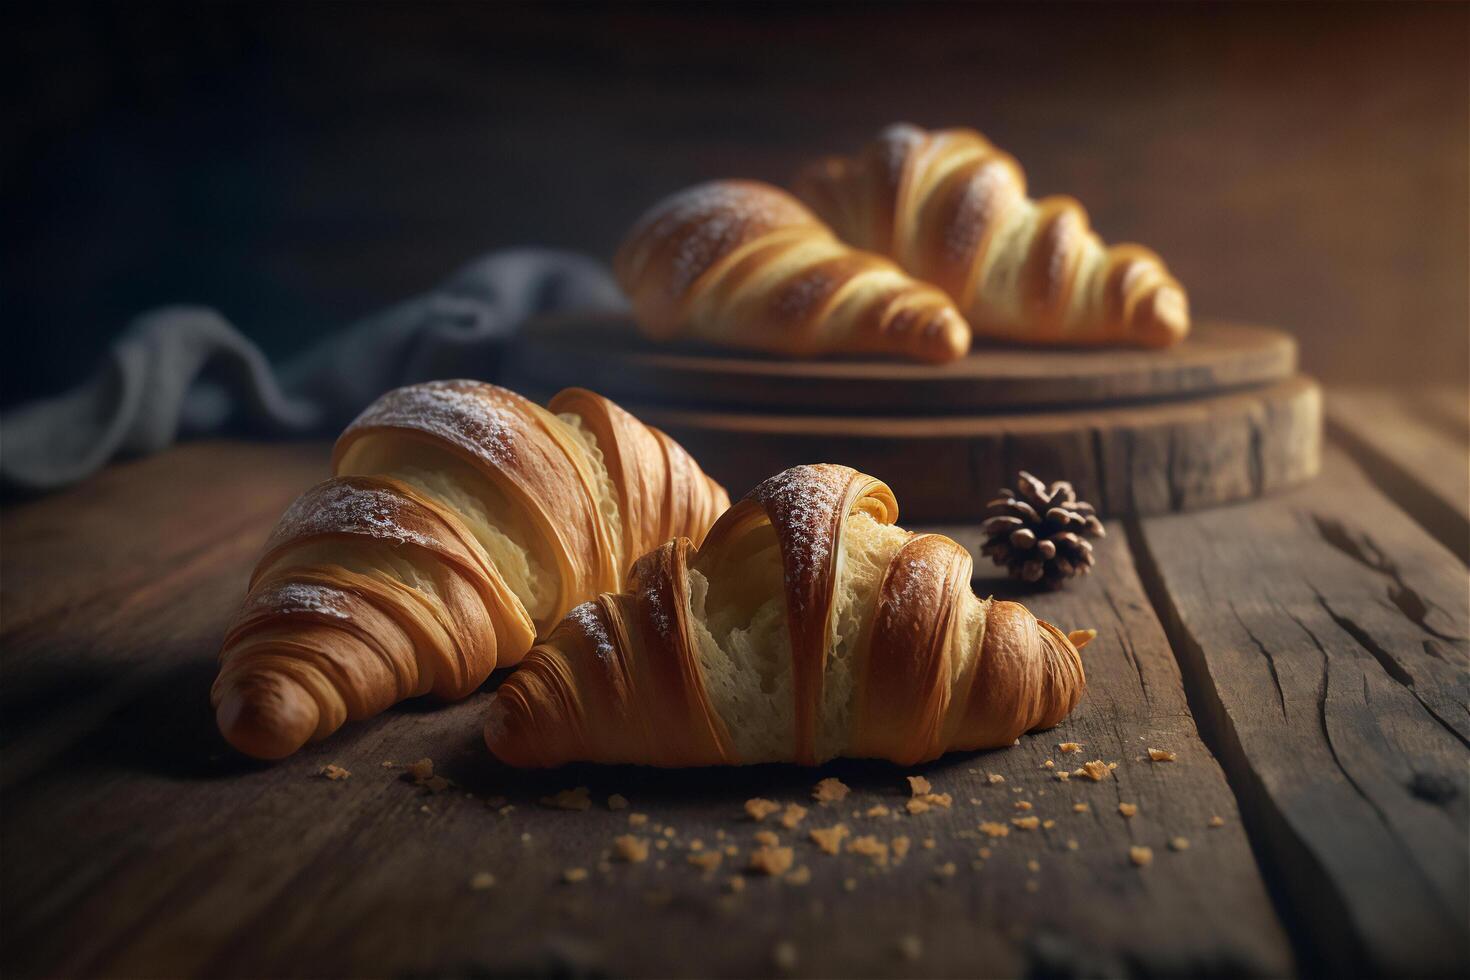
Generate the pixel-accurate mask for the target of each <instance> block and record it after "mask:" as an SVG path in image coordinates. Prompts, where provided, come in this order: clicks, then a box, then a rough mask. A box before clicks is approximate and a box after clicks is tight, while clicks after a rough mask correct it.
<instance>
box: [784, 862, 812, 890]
mask: <svg viewBox="0 0 1470 980" xmlns="http://www.w3.org/2000/svg"><path fill="white" fill-rule="evenodd" d="M811 880H812V869H811V868H808V867H807V866H806V865H804V864H803V865H802V866H801V867H799V868H797V869H796V870H795V871H793V872H791V873H790V874H789V875H787V876H786V884H788V885H806V884H810V883H811Z"/></svg>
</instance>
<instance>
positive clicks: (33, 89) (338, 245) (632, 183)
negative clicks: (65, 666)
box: [0, 4, 1470, 404]
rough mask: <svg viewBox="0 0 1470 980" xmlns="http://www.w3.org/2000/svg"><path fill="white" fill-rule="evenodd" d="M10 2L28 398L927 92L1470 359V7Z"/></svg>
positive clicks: (1206, 306) (15, 235) (766, 153)
mask: <svg viewBox="0 0 1470 980" xmlns="http://www.w3.org/2000/svg"><path fill="white" fill-rule="evenodd" d="M5 33H6V34H7V35H8V39H7V40H5V41H4V42H0V47H3V50H0V55H3V58H4V62H5V65H6V66H7V67H6V68H5V71H6V73H7V75H9V76H10V78H9V81H8V82H7V85H6V89H7V90H8V92H9V93H10V94H9V95H8V96H7V97H6V98H7V100H8V102H9V103H10V105H9V108H8V110H7V113H6V115H7V119H8V120H9V121H8V122H7V126H6V131H7V135H6V139H5V141H4V144H3V147H4V148H3V158H0V165H3V181H0V183H3V198H4V201H3V203H4V228H5V234H4V236H3V238H4V248H5V255H4V261H3V269H0V276H3V279H0V307H3V321H0V322H3V323H4V329H5V331H6V345H5V355H4V357H3V358H0V363H3V365H4V376H3V385H4V388H3V402H4V403H6V404H9V403H13V402H15V401H17V400H19V399H22V398H26V397H30V396H33V395H35V394H38V393H42V392H46V391H49V390H52V389H54V388H56V387H58V386H60V385H64V384H66V383H69V382H71V381H75V380H77V379H79V378H80V377H81V376H82V375H84V374H85V373H86V372H87V371H88V369H89V367H90V365H91V364H92V362H93V360H94V359H95V357H96V356H97V355H98V353H99V352H100V351H101V350H102V348H103V347H104V346H105V344H106V342H107V339H108V338H109V337H110V336H112V335H113V334H114V333H116V332H117V331H118V330H119V329H121V328H122V327H123V326H124V325H125V323H126V321H127V320H128V319H129V318H130V317H131V316H132V315H133V314H135V313H137V312H138V311H140V310H143V309H145V308H147V307H150V306H152V305H155V304H162V303H172V302H181V301H185V302H195V303H204V304H208V305H212V306H215V307H217V308H218V309H220V310H221V311H222V312H223V313H224V314H225V315H226V316H227V317H229V318H230V319H231V320H232V321H233V322H235V323H236V324H238V325H240V326H241V327H243V328H244V329H245V330H246V331H247V332H249V333H250V334H251V335H252V336H254V337H255V338H257V339H258V340H259V341H260V343H261V344H263V345H264V346H265V348H266V349H267V351H268V352H270V353H271V354H272V355H273V356H281V355H285V354H288V353H290V352H292V351H294V350H297V349H300V348H301V347H303V346H304V345H305V344H307V343H308V342H309V341H310V340H311V339H312V338H313V337H315V336H317V335H319V334H320V333H322V332H324V331H327V330H330V329H333V328H335V327H336V326H339V325H341V324H343V323H345V322H347V321H349V320H351V319H352V318H354V317H357V316H359V315H361V314H364V313H367V312H369V311H372V310H373V309H375V308H376V307H379V306H381V305H383V304H386V303H388V302H391V301H393V300H395V299H398V298H401V297H403V296H405V295H407V294H409V293H412V292H414V291H417V290H421V289H424V288H426V287H428V286H430V285H432V284H433V283H434V282H435V281H436V280H437V279H438V278H439V277H441V276H443V275H445V274H447V273H448V272H449V271H451V270H452V269H453V268H454V267H455V266H457V265H458V264H459V263H461V262H463V261H464V260H466V259H468V258H470V257H472V256H474V255H476V254H478V253H480V252H482V251H484V250H487V249H491V248H495V247H497V246H504V245H514V244H531V243H534V244H549V245H559V246H566V247H571V248H576V249H582V250H586V251H589V252H592V253H594V254H597V255H600V256H606V255H608V254H609V253H610V251H611V250H612V248H613V247H614V246H615V245H616V243H617V241H618V239H619V237H620V236H621V234H622V232H623V230H624V229H625V227H626V226H627V224H628V223H629V221H631V220H632V219H633V218H634V217H635V216H636V215H637V213H638V212H639V211H640V210H641V209H643V208H644V207H646V206H647V205H648V204H650V203H652V202H653V201H654V200H655V199H656V198H658V197H659V196H661V195H662V194H664V193H667V192H669V191H672V190H674V189H677V188H679V187H681V186H683V185H685V184H688V183H691V182H694V181H697V180H701V179H704V178H708V177H715V176H750V177H758V178H765V179H770V180H776V181H780V180H784V179H785V178H786V177H787V176H788V175H789V174H790V173H791V171H792V170H793V169H794V168H795V167H796V166H797V165H798V163H800V162H801V161H803V160H804V159H806V158H807V157H809V156H810V155H812V154H815V153H820V152H828V151H833V150H849V149H852V148H854V147H856V146H857V145H858V144H859V143H861V142H862V141H864V140H865V139H866V138H868V137H869V136H870V135H871V134H872V133H873V132H874V131H875V130H876V129H877V128H878V127H880V126H882V125H883V124H885V123H888V122H891V121H895V120H901V119H907V120H911V121H914V122H918V123H921V124H927V125H946V124H950V125H970V126H975V127H978V128H979V129H981V130H982V131H984V132H985V133H986V134H987V135H988V136H990V137H991V138H992V140H994V141H995V142H996V143H998V144H999V145H1000V146H1002V147H1004V148H1006V149H1008V150H1010V151H1011V152H1013V153H1014V154H1016V155H1017V156H1018V157H1019V158H1020V160H1021V161H1022V163H1023V164H1024V165H1025V167H1026V169H1027V171H1028V174H1029V177H1030V181H1031V186H1032V188H1033V190H1034V191H1036V192H1038V193H1053V192H1066V193H1071V194H1074V195H1076V196H1077V197H1079V198H1081V200H1082V201H1083V202H1084V203H1085V204H1086V205H1087V206H1088V207H1089V208H1090V210H1091V212H1092V215H1093V219H1094V224H1095V225H1096V227H1097V228H1098V229H1099V230H1100V231H1101V232H1102V233H1103V234H1104V236H1105V237H1108V238H1110V239H1113V240H1123V239H1133V240H1138V241H1141V242H1143V243H1145V244H1147V245H1150V246H1152V247H1154V248H1155V249H1157V250H1158V251H1159V252H1160V253H1161V254H1162V255H1163V256H1164V257H1165V258H1166V259H1167V260H1168V262H1169V264H1170V266H1171V267H1172V269H1173V270H1174V272H1175V273H1176V274H1177V275H1178V276H1179V278H1180V279H1181V280H1182V281H1183V282H1184V283H1185V284H1186V286H1187V287H1188V288H1189V289H1190V291H1191V297H1192V301H1193V305H1194V308H1195V311H1196V314H1197V315H1198V316H1203V317H1210V316H1217V317H1218V316H1230V317H1240V318H1248V319H1254V320H1258V321H1264V322H1269V323H1274V324H1279V325H1281V326H1285V327H1288V328H1290V329H1291V330H1293V331H1295V332H1296V333H1297V334H1298V336H1299V337H1300V338H1301V340H1302V345H1303V354H1304V360H1305V363H1306V366H1307V368H1308V369H1309V370H1311V371H1314V372H1316V373H1318V374H1320V375H1322V376H1324V377H1326V378H1327V379H1329V380H1379V379H1386V380H1391V381H1401V382H1413V381H1417V380H1420V379H1426V378H1428V379H1435V380H1455V381H1459V382H1461V383H1463V382H1464V380H1465V377H1466V372H1467V365H1470V346H1467V345H1470V339H1467V338H1470V329H1467V322H1470V315H1467V268H1470V248H1467V220H1470V219H1467V215H1470V201H1467V182H1470V175H1467V172H1470V165H1467V147H1470V94H1467V93H1470V78H1467V44H1470V41H1467V38H1470V8H1467V7H1466V6H1452V5H1436V6H1428V7H1417V6H1409V5H1392V6H1304V5H1293V6H1289V7H1286V6H1233V5H1230V6H1219V5H1209V6H1162V7H1156V6H1144V7H1137V6H1128V7H1118V6H1050V5H1048V6H1027V7H1024V8H1018V7H1008V6H945V7H930V6H916V5H908V6H904V7H902V8H898V7H863V6H858V7H853V6H841V7H836V6H834V7H823V6H794V7H793V6H791V5H789V4H782V5H779V6H759V7H746V8H740V9H734V8H722V7H698V8H684V7H676V6H654V7H620V8H615V9H605V8H584V7H580V6H557V7H545V6H541V7H529V6H528V7H506V6H499V5H474V6H423V5H413V6H379V5H368V6H360V5H289V6H270V5H266V4H251V5H239V6H237V5H229V6H215V5H208V6H203V5H200V6H189V7H167V6H139V5H129V6H126V7H117V6H86V7H78V8H67V7H62V6H57V5H47V6H44V7H36V8H32V9H30V10H28V11H26V12H21V13H15V12H12V13H11V14H10V15H9V16H8V17H7V26H6V28H5Z"/></svg>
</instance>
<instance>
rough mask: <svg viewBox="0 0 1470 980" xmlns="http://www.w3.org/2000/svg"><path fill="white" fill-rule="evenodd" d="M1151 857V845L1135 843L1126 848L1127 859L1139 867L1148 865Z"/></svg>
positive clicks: (1152, 853)
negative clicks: (1144, 845)
mask: <svg viewBox="0 0 1470 980" xmlns="http://www.w3.org/2000/svg"><path fill="white" fill-rule="evenodd" d="M1153 859H1154V851H1153V848H1151V847H1140V846H1138V845H1136V844H1135V845H1134V846H1133V847H1130V848H1128V860H1130V861H1132V862H1133V863H1134V864H1136V865H1137V866H1138V867H1140V868H1145V867H1148V865H1150V864H1152V863H1153Z"/></svg>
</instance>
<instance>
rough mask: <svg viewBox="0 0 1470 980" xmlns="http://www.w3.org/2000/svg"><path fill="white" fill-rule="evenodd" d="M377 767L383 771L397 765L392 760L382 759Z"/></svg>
mask: <svg viewBox="0 0 1470 980" xmlns="http://www.w3.org/2000/svg"><path fill="white" fill-rule="evenodd" d="M378 765H380V766H382V767H383V768H384V769H392V768H393V767H394V766H396V765H398V763H396V762H394V761H393V760H392V759H384V760H383V761H382V762H380V763H378Z"/></svg>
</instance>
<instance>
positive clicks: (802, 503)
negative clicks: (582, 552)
mask: <svg viewBox="0 0 1470 980" xmlns="http://www.w3.org/2000/svg"><path fill="white" fill-rule="evenodd" d="M897 516H898V506H897V503H896V502H895V501H894V498H893V493H892V491H890V490H889V489H888V487H887V486H885V485H884V484H883V483H881V482H879V481H878V480H876V479H874V478H873V477H870V476H866V475H864V474H862V473H859V472H857V471H856V470H852V469H849V468H847V467H845V466H834V465H828V464H822V465H816V466H798V467H795V468H793V469H790V470H787V471H786V472H784V473H782V474H780V475H778V476H776V477H772V478H771V479H769V480H767V481H766V482H764V483H762V484H761V485H760V486H759V487H757V488H756V489H755V490H753V491H751V493H750V494H749V495H747V496H746V497H745V498H744V499H743V500H741V501H740V502H739V503H738V504H736V505H735V506H734V507H732V508H731V509H730V510H728V511H726V512H725V515H724V516H723V517H721V518H720V520H719V521H717V522H716V524H715V526H714V527H713V528H712V529H711V530H710V532H709V535H708V537H707V538H706V539H705V542H704V545H703V546H702V547H699V548H697V549H696V546H695V544H694V542H692V541H690V540H688V539H685V538H681V539H678V540H675V541H671V542H669V543H667V544H665V545H663V546H662V547H660V548H659V549H658V550H657V551H654V552H653V553H651V554H649V555H646V556H644V557H643V558H641V559H639V561H638V563H637V564H636V565H635V566H634V569H633V573H632V580H631V582H630V583H629V590H628V591H626V592H623V593H619V594H616V595H613V594H604V595H601V596H599V597H598V598H597V599H595V600H593V601H591V602H587V603H584V604H582V605H580V606H578V607H576V608H575V609H573V610H572V611H571V613H570V614H569V615H568V616H567V618H566V619H564V620H563V621H562V623H561V625H560V626H559V627H557V629H556V630H555V631H554V632H553V633H552V634H551V636H550V637H549V638H548V639H547V640H546V641H545V642H544V643H543V644H541V645H540V646H538V647H536V648H535V649H534V650H532V651H531V653H530V654H529V655H528V656H527V657H526V659H525V660H524V661H523V662H522V664H521V666H520V667H519V668H518V669H517V670H516V671H515V672H514V673H513V674H511V676H510V677H509V678H508V679H507V680H506V681H505V682H504V683H503V684H502V685H501V686H500V688H499V689H498V690H497V691H496V694H495V698H494V700H493V701H492V702H491V707H490V714H489V717H488V719H487V721H486V726H485V740H486V743H487V744H488V745H489V747H490V750H491V751H492V752H493V753H494V754H495V755H496V756H498V757H499V758H500V759H501V760H502V761H504V762H506V763H509V764H511V765H516V766H527V767H545V766H556V765H560V764H562V763H566V762H572V761H593V762H603V763H640V764H645V765H654V766H702V765H738V764H750V763H760V762H796V763H800V764H803V765H814V764H818V763H821V762H823V761H826V760H828V759H832V758H834V757H837V756H852V757H862V758H880V759H889V760H892V761H893V762H897V763H900V764H904V765H908V764H913V763H917V762H922V761H925V760H929V759H934V758H937V757H938V756H940V755H942V754H943V753H945V752H948V751H952V750H972V749H982V748H994V747H999V746H1006V745H1010V744H1011V743H1012V742H1013V741H1014V740H1015V739H1016V738H1017V737H1019V736H1020V735H1021V734H1022V733H1023V732H1028V731H1032V730H1035V729H1041V728H1048V727H1051V726H1052V725H1055V724H1057V723H1058V722H1059V721H1061V720H1062V719H1063V718H1064V717H1066V716H1067V714H1068V713H1069V712H1070V711H1071V710H1072V708H1073V707H1074V706H1076V704H1077V701H1078V699H1079V698H1080V697H1081V695H1082V690H1083V686H1084V683H1085V681H1084V677H1083V671H1082V659H1081V657H1080V656H1079V654H1078V648H1079V647H1081V646H1082V645H1083V644H1085V643H1086V642H1087V641H1088V640H1090V639H1091V638H1092V637H1093V636H1094V635H1095V634H1094V633H1092V631H1078V632H1074V633H1072V634H1071V635H1070V636H1068V635H1066V634H1063V633H1062V632H1061V631H1059V630H1058V629H1057V628H1056V627H1054V626H1052V625H1050V624H1049V623H1045V622H1042V621H1040V620H1038V619H1036V617H1034V616H1032V615H1031V613H1030V612H1029V611H1027V609H1026V608H1025V607H1024V606H1022V605H1020V604H1018V603H1014V602H1001V601H994V600H990V599H986V600H982V599H979V598H977V597H976V596H975V594H974V593H973V592H972V591H971V590H970V571H971V559H970V556H969V553H968V552H966V551H965V549H964V548H962V547H960V546H959V545H958V544H956V543H955V542H954V541H951V540H950V539H949V538H947V537H944V536H943V535H939V534H912V533H910V532H908V531H905V530H903V529H902V528H899V527H895V526H894V521H895V519H896V518H897Z"/></svg>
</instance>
